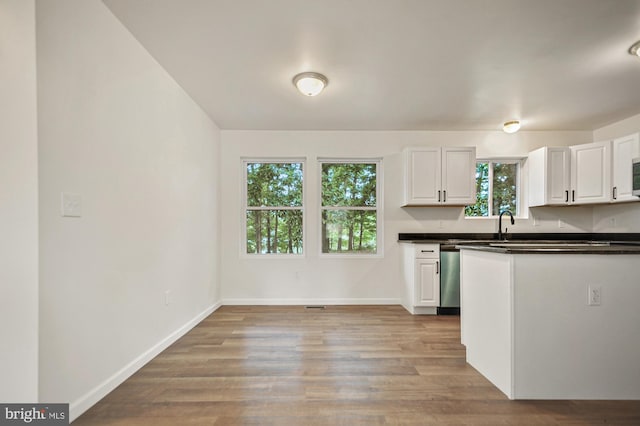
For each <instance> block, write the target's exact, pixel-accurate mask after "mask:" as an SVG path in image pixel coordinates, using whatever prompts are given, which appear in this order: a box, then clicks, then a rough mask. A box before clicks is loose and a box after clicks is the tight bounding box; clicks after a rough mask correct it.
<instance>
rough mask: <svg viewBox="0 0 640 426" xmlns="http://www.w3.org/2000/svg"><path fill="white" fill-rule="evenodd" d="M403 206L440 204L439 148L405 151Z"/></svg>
mask: <svg viewBox="0 0 640 426" xmlns="http://www.w3.org/2000/svg"><path fill="white" fill-rule="evenodd" d="M404 179H405V181H404V188H405V197H404V205H405V206H424V205H432V204H440V202H441V199H442V191H441V167H440V148H411V149H407V150H406V151H405V176H404Z"/></svg>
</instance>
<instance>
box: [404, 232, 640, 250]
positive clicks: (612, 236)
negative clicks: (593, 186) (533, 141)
mask: <svg viewBox="0 0 640 426" xmlns="http://www.w3.org/2000/svg"><path fill="white" fill-rule="evenodd" d="M398 242H401V243H414V244H441V245H443V246H444V245H446V246H447V248H449V249H454V248H455V249H461V248H464V249H470V250H482V251H487V252H493V253H583V254H640V233H514V234H507V238H506V240H503V241H500V240H498V234H497V233H433V234H431V233H401V234H398ZM500 243H507V245H505V246H496V244H500ZM508 243H511V244H515V245H508ZM443 248H444V247H443Z"/></svg>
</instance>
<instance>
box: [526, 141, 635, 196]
mask: <svg viewBox="0 0 640 426" xmlns="http://www.w3.org/2000/svg"><path fill="white" fill-rule="evenodd" d="M611 146H612V145H611V142H610V141H606V142H596V143H589V144H583V145H575V146H572V147H544V148H540V149H537V150H535V151H532V152H530V153H529V156H528V159H527V165H528V169H529V207H536V206H558V205H568V204H596V203H608V202H610V201H611V196H612V190H611V151H612V149H611ZM629 173H631V162H630V161H629ZM630 185H631V183H630V182H629V188H630ZM629 193H630V190H629Z"/></svg>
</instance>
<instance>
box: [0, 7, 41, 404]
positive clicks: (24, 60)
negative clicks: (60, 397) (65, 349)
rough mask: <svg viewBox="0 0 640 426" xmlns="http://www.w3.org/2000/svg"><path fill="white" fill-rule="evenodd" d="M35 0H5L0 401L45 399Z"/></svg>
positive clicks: (0, 108)
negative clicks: (40, 331)
mask: <svg viewBox="0 0 640 426" xmlns="http://www.w3.org/2000/svg"><path fill="white" fill-rule="evenodd" d="M35 42H36V32H35V7H34V2H33V0H1V1H0V153H1V154H0V324H1V325H0V342H2V344H1V347H2V348H1V349H0V378H1V379H0V401H2V402H35V401H37V399H38V139H37V137H38V135H37V108H36V50H35V48H36V45H35Z"/></svg>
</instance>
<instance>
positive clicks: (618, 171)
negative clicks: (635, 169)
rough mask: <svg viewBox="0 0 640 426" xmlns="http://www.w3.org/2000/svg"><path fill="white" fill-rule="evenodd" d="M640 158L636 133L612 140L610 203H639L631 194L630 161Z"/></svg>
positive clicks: (639, 199) (639, 145)
mask: <svg viewBox="0 0 640 426" xmlns="http://www.w3.org/2000/svg"><path fill="white" fill-rule="evenodd" d="M636 157H640V138H639V137H638V133H634V134H633V135H629V136H625V137H622V138H618V139H614V140H613V161H612V174H611V178H612V182H611V185H612V188H611V201H612V202H614V203H621V202H626V201H640V198H638V197H635V196H634V195H633V194H632V181H633V177H632V174H631V167H632V165H631V160H632V159H633V158H636Z"/></svg>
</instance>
